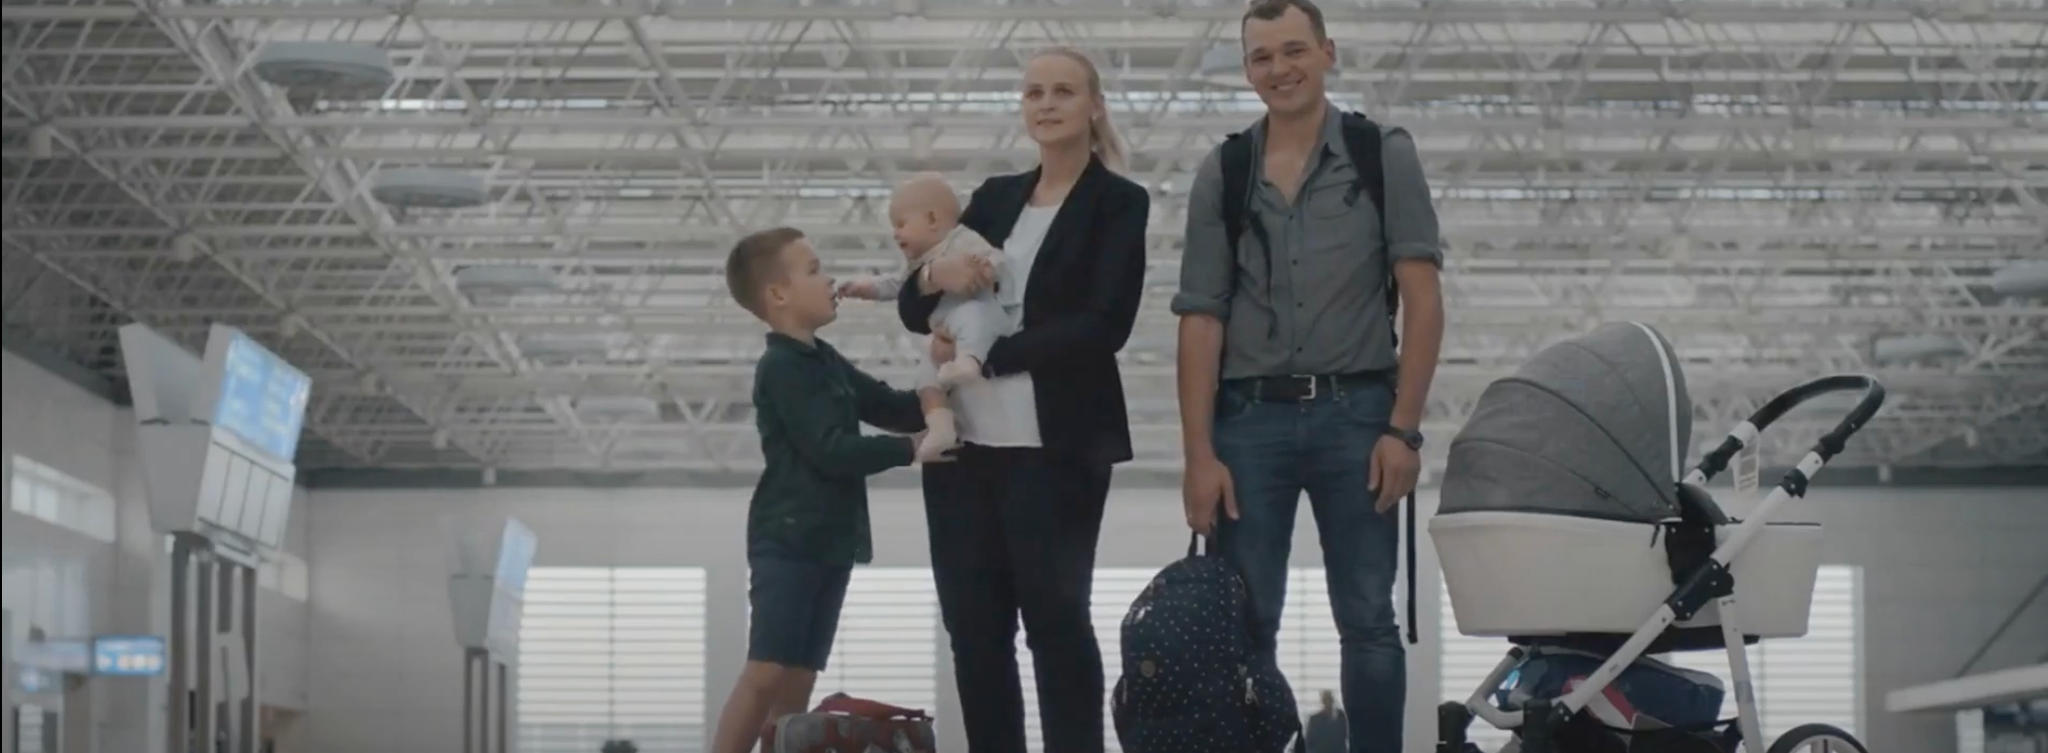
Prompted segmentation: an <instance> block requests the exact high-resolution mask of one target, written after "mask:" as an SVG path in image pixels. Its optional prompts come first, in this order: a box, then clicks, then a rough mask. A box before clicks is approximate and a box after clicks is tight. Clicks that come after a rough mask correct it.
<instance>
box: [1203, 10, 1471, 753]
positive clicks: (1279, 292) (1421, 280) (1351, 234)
mask: <svg viewBox="0 0 2048 753" xmlns="http://www.w3.org/2000/svg"><path fill="white" fill-rule="evenodd" d="M1242 33H1243V38H1244V56H1245V57H1244V61H1245V77H1246V80H1247V81H1249V82H1250V83H1251V85H1252V87H1253V88H1254V89H1256V90H1257V92H1258V94H1259V99H1260V100H1261V101H1263V102H1264V103H1265V105H1266V115H1265V117H1264V118H1262V119H1260V120H1259V122H1258V123H1256V124H1254V125H1253V126H1252V127H1251V128H1249V129H1248V130H1246V131H1245V132H1243V133H1241V134H1235V135H1233V136H1232V137H1231V138H1230V139H1228V140H1226V141H1225V143H1223V144H1222V145H1220V146H1218V147H1217V149H1216V150H1215V151H1214V152H1212V153H1211V154H1210V155H1209V157H1208V159H1207V160H1205V161H1204V162H1203V164H1202V166H1201V168H1200V170H1199V171H1198V173H1197V175H1196V178H1195V182H1194V185H1193V187H1192V189H1191V190H1190V192H1189V196H1188V202H1189V204H1188V218H1187V239H1186V248H1185V252H1184V255H1183V257H1182V260H1181V282H1180V290H1179V293H1178V294H1177V295H1175V296H1174V300H1173V311H1174V313H1175V314H1177V315H1179V316H1180V355H1179V383H1180V384H1179V387H1180V410H1181V426H1182V440H1183V445H1184V449H1183V452H1184V454H1185V460H1186V475H1185V477H1184V480H1183V487H1182V502H1183V504H1184V506H1185V512H1186V517H1187V524H1188V525H1189V526H1190V527H1192V528H1194V529H1195V530H1196V531H1197V532H1200V533H1204V534H1212V535H1214V536H1215V537H1216V540H1217V543H1218V545H1219V548H1220V549H1221V551H1222V552H1224V554H1225V555H1226V556H1227V557H1229V558H1230V559H1231V560H1232V562H1233V563H1235V564H1236V566H1237V567H1238V569H1239V571H1240V572H1241V573H1242V574H1243V575H1244V577H1245V580H1246V582H1247V584H1248V585H1249V587H1250V589H1251V595H1252V602H1253V605H1254V608H1255V609H1256V611H1257V618H1258V619H1257V628H1258V632H1257V634H1256V635H1255V640H1257V641H1259V646H1260V647H1261V648H1262V649H1263V650H1265V651H1267V652H1272V651H1274V649H1275V638H1276V637H1277V635H1278V633H1279V629H1280V609H1281V604H1282V603H1283V601H1284V599H1285V596H1286V594H1285V590H1286V585H1287V559H1288V552H1289V549H1290V542H1291V541H1292V540H1293V536H1294V521H1295V517H1296V516H1295V513H1296V510H1297V509H1298V508H1299V507H1300V499H1301V496H1302V493H1303V492H1304V491H1305V492H1307V494H1308V497H1309V506H1310V510H1311V512H1312V513H1313V514H1314V516H1315V521H1316V528H1317V531H1318V533H1319V534H1320V539H1321V542H1322V550H1323V563H1324V566H1325V568H1326V569H1327V572H1328V587H1329V595H1330V603H1331V607H1332V608H1333V610H1334V611H1335V613H1336V621H1337V628H1338V632H1339V633H1340V635H1341V636H1342V645H1343V685H1342V689H1343V695H1344V706H1345V708H1347V709H1349V711H1350V713H1349V719H1348V721H1349V727H1350V749H1351V750H1352V751H1353V753H1397V752H1398V751H1399V750H1400V749H1401V718H1402V706H1403V704H1404V703H1405V698H1406V673H1405V670H1404V656H1403V648H1402V645H1401V640H1400V634H1399V631H1398V629H1397V628H1396V627H1395V624H1394V607H1393V586H1394V575H1395V571H1396V566H1395V554H1396V550H1397V548H1398V543H1397V537H1396V535H1395V531H1396V525H1395V517H1396V516H1395V515H1394V512H1393V511H1394V506H1395V504H1396V503H1397V502H1398V501H1399V500H1400V499H1401V498H1402V497H1403V496H1405V495H1406V494H1408V493H1409V492H1410V491H1412V490H1413V489H1414V488H1415V483H1416V479H1417V477H1418V475H1419V474H1420V471H1421V466H1422V461H1421V457H1420V450H1421V447H1422V441H1423V438H1422V435H1421V433H1420V432H1419V431H1418V429H1419V427H1420V426H1421V421H1422V409H1423V404H1424V401H1425V400H1426V398H1427V397H1428V394H1429V383H1430V380H1431V378H1432V377H1433V376H1434V375H1435V373H1436V363H1437V352H1438V349H1439V346H1440V344H1441V342H1442V340H1443V323H1444V316H1443V303H1442V298H1441V296H1440V292H1439V290H1440V288H1439V286H1438V270H1439V269H1440V267H1441V265H1442V253H1441V251H1440V250H1439V247H1438V243H1437V221H1436V212H1435V210H1434V209H1433V208H1432V207H1431V206H1430V198H1429V186H1428V184H1427V183H1426V182H1425V181H1424V179H1423V174H1422V166H1421V162H1420V160H1419V159H1418V158H1417V156H1416V153H1415V143H1414V140H1413V139H1412V138H1410V137H1409V135H1408V134H1407V133H1406V132H1405V131H1402V130H1400V129H1382V128H1381V127H1380V126H1378V125H1377V124H1374V123H1373V122H1372V121H1370V120H1366V119H1365V118H1364V117H1362V116H1356V115H1346V114H1345V113H1343V112H1342V111H1341V110H1339V109H1338V108H1337V107H1336V106H1335V105H1332V104H1331V103H1330V102H1329V100H1328V99H1327V98H1326V96H1325V93H1324V85H1323V83H1324V78H1325V76H1327V75H1328V73H1329V71H1330V69H1331V68H1333V67H1334V66H1335V65H1336V45H1335V44H1333V43H1332V42H1331V41H1330V38H1329V34H1328V31H1327V29H1326V28H1325V27H1324V24H1323V15H1322V11H1320V10H1319V9H1317V8H1316V6H1315V4H1314V3H1312V2H1309V0H1258V1H1256V2H1253V3H1251V5H1250V8H1249V9H1248V10H1247V11H1246V12H1245V15H1244V20H1243V25H1242ZM1397 290H1398V293H1396V292H1395V291H1397ZM1397 306H1398V309H1399V310H1400V311H1401V312H1403V313H1402V316H1401V318H1400V321H1401V327H1400V330H1401V331H1400V333H1399V334H1400V336H1399V338H1398V342H1399V344H1400V348H1399V349H1398V350H1397V349H1396V347H1395V345H1396V342H1397V338H1396V337H1395V331H1394V329H1395V328H1394V326H1393V324H1392V321H1393V320H1392V312H1393V311H1394V310H1396V307H1397Z"/></svg>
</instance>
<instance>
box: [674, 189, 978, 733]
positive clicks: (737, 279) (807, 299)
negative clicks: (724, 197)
mask: <svg viewBox="0 0 2048 753" xmlns="http://www.w3.org/2000/svg"><path fill="white" fill-rule="evenodd" d="M725 278H726V286H727V288H728V289H729V290H730V291H731V292H732V296H733V298H734V299H735V300H737V301H739V303H740V305H741V306H743V307H745V308H746V309H747V310H748V311H749V312H752V313H753V314H754V316H756V317H759V318H760V319H761V321H763V322H766V323H767V324H768V327H769V329H770V330H771V331H770V332H769V333H768V349H767V351H766V352H764V353H763V354H762V355H761V360H760V362H759V363H758V364H757V365H756V366H755V371H754V413H755V419H754V421H755V425H756V426H757V427H758V429H759V430H760V432H761V451H762V455H763V456H764V457H765V459H766V461H767V464H766V467H765V468H764V469H763V470H762V473H761V480H760V483H759V484H758V485H756V486H755V488H754V496H753V500H752V502H751V503H750V507H749V509H748V513H747V564H748V565H749V567H750V569H751V571H752V575H751V578H752V583H751V584H750V585H749V588H748V594H747V596H748V601H749V603H750V604H751V605H752V606H753V616H752V620H751V621H752V623H753V625H752V628H751V630H750V634H749V636H748V647H747V663H746V667H745V669H743V670H742V671H741V672H740V679H739V683H738V686H737V687H735V688H734V689H733V692H732V695H731V696H730V697H729V698H728V699H727V700H726V704H725V711H724V713H722V714H721V715H720V716H719V718H718V730H717V733H716V736H715V738H714V743H713V751H714V753H747V751H751V750H753V749H754V746H755V745H757V744H758V743H759V742H760V734H761V728H762V726H763V725H764V724H765V723H767V722H768V721H771V720H774V719H778V718H781V717H782V716H784V715H787V714H793V713H797V712H801V711H804V710H805V707H806V706H808V705H809V703H810V696H811V685H812V683H813V682H815V681H816V680H817V677H818V672H820V671H822V670H823V669H824V668H825V659H826V655H827V654H828V653H829V652H830V651H831V649H832V638H833V634H834V633H835V632H836V631H837V629H838V623H839V608H840V606H841V603H842V602H843V601H844V600H845V597H846V583H847V580H848V578H849V577H850V576H851V574H852V568H853V565H854V564H856V563H865V562H868V561H870V560H871V559H873V552H872V548H873V544H872V542H871V541H870V538H869V534H868V499H867V478H866V477H867V476H869V475H872V474H875V473H879V472H881V471H884V470H888V469H890V468H894V467H897V466H904V465H910V464H912V463H915V462H931V461H933V460H938V459H940V458H939V457H938V455H937V453H936V452H932V453H926V454H921V453H919V452H918V447H919V446H920V442H919V440H920V439H922V438H923V436H922V431H921V430H922V429H923V428H924V427H923V416H922V415H921V413H920V412H919V410H918V397H917V396H916V395H914V394H912V393H909V392H903V391H900V390H895V389H891V388H890V387H889V386H888V385H885V384H883V383H882V382H881V381H879V380H877V379H875V378H874V377H871V376H868V375H867V374H865V373H862V372H861V371H860V370H859V369H857V368H854V366H853V364H851V363H849V362H847V360H846V359H845V358H844V357H842V356H840V355H839V352H838V351H836V350H834V349H833V348H832V346H831V345H828V344H826V343H825V341H823V340H820V339H818V338H817V331H818V329H819V328H821V327H824V326H825V325H827V324H830V323H831V322H832V320H833V319H835V318H837V316H838V308H839V303H838V301H837V299H836V297H835V296H834V293H833V284H832V278H831V277H829V276H827V275H825V274H824V273H823V271H822V270H821V269H820V268H819V263H818V255H817V253H816V252H815V251H813V250H812V249H811V244H810V242H809V241H807V240H805V239H804V235H803V233H802V232H801V231H798V230H795V229H792V228H776V229H773V230H764V231H761V232H758V233H754V234H752V235H749V236H747V237H746V238H744V239H741V240H740V242H739V244H738V245H736V246H734V247H733V250H732V255H731V256H730V258H728V259H727V260H726V268H725ZM862 422H866V423H869V424H872V425H874V426H877V427H880V428H883V429H887V430H890V431H898V432H919V436H916V437H902V436H862V435H861V433H860V423H862Z"/></svg>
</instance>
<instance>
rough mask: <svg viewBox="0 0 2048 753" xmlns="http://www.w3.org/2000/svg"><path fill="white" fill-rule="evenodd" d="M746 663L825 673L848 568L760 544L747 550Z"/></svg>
mask: <svg viewBox="0 0 2048 753" xmlns="http://www.w3.org/2000/svg"><path fill="white" fill-rule="evenodd" d="M747 566H748V568H749V570H751V573H750V574H749V576H748V577H749V581H750V582H749V583H748V584H747V601H748V603H749V604H751V605H752V606H753V615H752V617H751V619H750V620H749V622H750V623H751V624H750V625H749V626H748V628H747V661H757V662H767V663H770V664H780V665H782V666H785V667H798V668H801V669H808V670H811V671H813V672H823V671H825V659H826V657H827V656H828V655H830V654H831V653H832V638H833V636H834V635H835V634H836V633H837V632H838V631H839V609H840V607H842V606H844V605H845V603H846V584H847V581H849V580H851V579H852V577H853V566H852V565H828V564H825V563H822V562H818V561H816V560H814V559H811V558H809V557H805V556H803V555H801V554H797V553H795V552H792V551H791V550H790V549H789V548H788V547H786V546H784V545H782V544H779V543H776V542H772V541H759V542H754V543H752V544H749V545H748V546H747Z"/></svg>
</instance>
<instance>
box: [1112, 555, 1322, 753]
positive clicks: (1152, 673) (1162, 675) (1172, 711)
mask: <svg viewBox="0 0 2048 753" xmlns="http://www.w3.org/2000/svg"><path fill="white" fill-rule="evenodd" d="M1198 543H1199V539H1197V540H1196V541H1191V542H1189V544H1188V556H1187V557H1186V558H1184V559H1182V560H1180V561H1179V562H1175V563H1173V564H1172V565H1168V566H1167V567H1166V569H1164V570H1161V571H1160V572H1159V574H1158V575H1157V576H1155V577H1153V579H1152V582H1151V583H1150V584H1149V585H1147V586H1146V587H1145V590H1144V591H1143V592H1141V593H1139V594H1138V598H1137V599H1136V600H1134V601H1133V602H1132V603H1131V608H1130V611H1128V612H1126V613H1125V615H1124V621H1123V627H1122V634H1121V643H1122V649H1123V657H1122V658H1123V676H1122V677H1120V678H1118V680H1117V682H1116V685H1115V687H1114V688H1113V689H1112V690H1111V699H1112V701H1111V703H1112V706H1111V714H1112V717H1113V719H1114V721H1115V725H1116V736H1117V741H1118V742H1119V743H1120V744H1121V745H1122V746H1123V749H1124V750H1125V751H1129V753H1279V751H1283V750H1286V749H1287V747H1288V745H1289V743H1290V742H1291V743H1293V744H1294V746H1295V748H1296V749H1297V750H1299V749H1300V746H1301V717H1300V715H1299V714H1297V713H1296V711H1295V703H1294V691H1293V690H1292V689H1291V688H1289V687H1288V684H1287V678H1286V677H1285V676H1284V675H1282V674H1281V673H1280V668H1279V667H1278V666H1277V665H1275V664H1274V663H1273V661H1272V660H1271V659H1270V658H1266V657H1261V656H1257V655H1255V653H1254V652H1253V651H1252V605H1251V596H1250V594H1249V593H1248V592H1247V591H1246V590H1245V584H1244V580H1243V579H1242V578H1240V577H1239V576H1238V573H1237V570H1236V568H1234V567H1232V566H1231V565H1230V563H1229V562H1228V561H1226V560H1224V559H1223V558H1222V557H1221V556H1217V555H1216V554H1215V553H1214V552H1208V553H1198V552H1197V547H1196V544H1198Z"/></svg>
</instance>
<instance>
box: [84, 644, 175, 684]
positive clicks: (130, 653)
mask: <svg viewBox="0 0 2048 753" xmlns="http://www.w3.org/2000/svg"><path fill="white" fill-rule="evenodd" d="M163 671H164V639H163V638H162V637H159V636H154V635H102V636H99V637H97V638H94V639H92V673H93V674H96V675H134V676H154V675H159V674H163Z"/></svg>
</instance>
